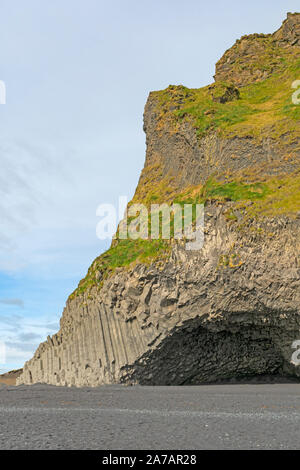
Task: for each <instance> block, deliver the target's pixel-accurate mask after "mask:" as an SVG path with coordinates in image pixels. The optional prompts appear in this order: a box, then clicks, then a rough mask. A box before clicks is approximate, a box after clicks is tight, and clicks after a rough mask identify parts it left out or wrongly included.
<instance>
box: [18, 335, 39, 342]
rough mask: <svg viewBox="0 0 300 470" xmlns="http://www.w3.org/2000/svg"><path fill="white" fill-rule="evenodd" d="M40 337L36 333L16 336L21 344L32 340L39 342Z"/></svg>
mask: <svg viewBox="0 0 300 470" xmlns="http://www.w3.org/2000/svg"><path fill="white" fill-rule="evenodd" d="M39 339H40V335H39V334H37V333H21V334H20V335H19V336H18V340H19V341H21V342H22V343H24V342H25V343H27V342H28V341H33V340H36V341H37V340H39Z"/></svg>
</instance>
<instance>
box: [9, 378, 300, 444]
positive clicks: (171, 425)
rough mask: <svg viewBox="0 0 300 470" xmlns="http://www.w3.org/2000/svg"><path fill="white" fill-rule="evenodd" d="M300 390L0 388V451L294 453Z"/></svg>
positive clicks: (299, 434)
mask: <svg viewBox="0 0 300 470" xmlns="http://www.w3.org/2000/svg"><path fill="white" fill-rule="evenodd" d="M299 448H300V384H298V383H280V384H278V383H275V384H252V383H251V384H247V383H245V384H225V385H224V384H223V385H201V386H182V387H142V386H133V387H124V386H102V387H98V388H80V389H77V388H73V387H72V388H66V387H54V386H49V385H40V384H39V385H33V386H18V387H12V386H6V385H2V386H0V449H106V450H110V449H111V450H115V449H123V450H131V449H148V450H159V449H178V450H184V449H299Z"/></svg>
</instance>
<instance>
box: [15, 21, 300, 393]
mask: <svg viewBox="0 0 300 470" xmlns="http://www.w3.org/2000/svg"><path fill="white" fill-rule="evenodd" d="M299 26H300V15H299V14H288V17H287V19H286V20H285V21H284V23H283V25H282V27H281V28H280V29H279V30H278V31H277V32H276V33H274V34H272V35H251V36H247V37H243V38H242V39H241V40H239V41H237V43H236V44H235V45H234V46H233V47H232V48H231V49H230V50H229V51H227V52H226V53H225V55H224V56H223V58H222V59H221V60H220V61H219V62H218V64H217V66H216V76H215V79H216V81H215V83H214V84H212V85H210V86H208V87H205V88H203V89H200V90H194V89H192V90H191V89H187V88H185V87H183V86H170V87H168V88H167V89H166V90H163V91H160V92H152V93H150V96H149V99H148V101H147V104H146V107H145V114H144V129H145V132H146V139H147V140H146V143H147V153H146V162H145V167H144V169H143V171H142V174H141V177H140V180H139V183H138V186H137V190H136V193H135V195H134V198H133V201H132V202H143V203H145V204H146V205H149V204H151V203H152V202H155V203H162V202H169V203H172V202H173V201H175V202H179V203H185V202H190V201H191V200H192V201H193V202H194V203H197V202H203V203H205V207H206V208H205V242H204V246H203V248H202V249H201V250H199V251H187V250H186V249H185V244H184V242H183V241H180V242H179V241H175V240H171V241H170V242H165V241H163V240H156V241H151V240H136V241H133V240H118V239H117V240H115V241H114V242H113V244H112V247H111V249H110V250H108V252H106V253H104V254H103V255H101V256H100V257H99V258H97V259H96V260H95V262H94V263H93V264H92V266H91V267H90V269H89V272H88V274H87V276H86V278H85V279H83V280H82V281H81V282H80V284H79V286H78V289H77V290H76V291H75V292H74V293H73V294H72V295H71V296H70V298H69V299H68V301H67V304H66V308H65V310H64V312H63V315H62V319H61V325H60V331H59V332H58V333H57V334H56V335H54V336H52V337H51V338H50V337H48V339H47V341H46V342H44V343H42V344H41V345H40V346H39V348H38V349H37V351H36V353H35V355H34V357H33V358H32V359H31V360H30V361H28V362H27V363H26V364H25V366H24V369H23V373H22V375H21V376H20V377H19V378H18V383H19V384H21V383H27V384H30V383H35V382H46V383H51V384H55V385H77V386H82V385H100V384H103V383H116V382H117V383H120V382H121V383H141V384H184V383H201V382H209V381H214V380H218V379H225V378H231V377H240V376H249V375H259V374H291V375H297V376H298V375H300V374H299V370H298V368H297V366H296V365H294V364H292V363H291V356H292V354H293V352H294V349H293V348H292V343H293V342H294V341H295V340H298V339H300V258H299V249H300V144H299V135H300V126H299V119H300V113H299V109H300V106H299V105H298V106H297V105H295V104H293V103H292V101H291V95H292V93H293V90H292V89H291V85H292V83H293V82H294V81H295V80H297V79H300V32H299Z"/></svg>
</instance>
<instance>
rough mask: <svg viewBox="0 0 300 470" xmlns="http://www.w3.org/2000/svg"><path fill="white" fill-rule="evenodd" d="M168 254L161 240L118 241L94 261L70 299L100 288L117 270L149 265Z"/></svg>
mask: <svg viewBox="0 0 300 470" xmlns="http://www.w3.org/2000/svg"><path fill="white" fill-rule="evenodd" d="M169 253H170V245H169V244H168V243H167V242H165V241H163V240H141V239H139V240H129V239H128V240H118V242H117V243H116V244H115V246H112V247H111V248H110V249H109V250H107V251H106V252H105V253H103V254H102V255H101V256H99V257H98V258H96V259H95V261H94V262H93V264H92V265H91V266H90V268H89V270H88V272H87V275H86V276H85V278H84V279H82V280H81V281H80V282H79V284H78V287H77V289H76V290H75V291H74V292H73V294H71V296H70V298H73V297H75V296H78V295H80V294H82V293H84V292H86V291H88V290H89V289H90V288H92V287H97V286H98V287H101V285H102V282H103V281H104V280H105V279H107V278H108V277H109V276H110V275H111V274H113V273H114V271H115V270H116V269H117V268H121V267H124V268H125V267H128V266H131V265H132V264H133V263H135V262H140V263H144V264H147V263H150V262H151V261H155V260H158V259H165V258H166V257H168V255H169Z"/></svg>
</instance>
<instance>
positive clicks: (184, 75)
mask: <svg viewBox="0 0 300 470" xmlns="http://www.w3.org/2000/svg"><path fill="white" fill-rule="evenodd" d="M297 8H298V11H299V1H298V0H297V1H289V0H283V1H276V0H272V1H268V0H265V1H263V0H261V1H257V0H253V1H252V2H247V3H246V2H242V3H241V2H240V1H230V0H227V1H226V2H225V3H224V1H218V0H215V1H214V2H207V1H195V0H186V1H185V2H183V1H182V0H181V1H178V0H159V1H158V0H151V1H150V0H147V1H143V0H139V1H135V0H127V1H124V0H119V1H115V0H112V1H110V2H108V1H105V2H104V1H102V0H85V1H79V0H59V1H58V0H51V2H46V1H44V2H41V1H40V0H26V2H25V1H24V0H14V2H11V0H0V13H1V19H2V21H1V27H0V44H1V47H0V80H3V81H4V82H5V84H6V92H7V96H6V104H5V105H0V121H1V126H0V163H1V171H0V193H1V198H0V341H5V343H6V345H7V361H6V363H5V364H0V371H1V370H2V371H4V370H9V369H12V368H16V367H20V366H22V365H23V363H24V361H25V360H27V359H29V358H30V357H31V356H32V353H33V352H34V350H35V348H36V346H37V345H38V344H39V342H40V341H41V340H44V339H45V338H46V336H47V335H48V334H53V333H55V332H56V331H57V330H58V323H59V318H60V315H61V312H62V309H63V307H64V303H65V301H66V298H67V296H68V295H69V294H70V293H71V292H72V290H73V289H74V288H75V287H76V285H77V283H78V281H79V280H80V279H81V278H82V277H83V276H84V275H85V273H86V271H87V269H88V267H89V265H90V263H91V262H92V260H93V259H94V258H95V257H96V256H97V255H98V254H99V253H101V252H102V251H103V250H104V249H106V248H107V247H108V246H109V241H105V242H103V241H100V240H98V239H97V237H96V224H97V221H98V220H97V217H96V208H97V206H98V205H99V204H100V203H106V202H109V203H117V199H118V197H119V195H127V196H128V198H129V199H130V197H131V196H132V195H133V192H134V189H135V186H136V183H137V180H138V177H139V173H140V171H141V169H142V167H143V163H144V156H145V136H144V134H143V130H142V127H143V126H142V115H143V108H144V104H145V102H146V99H147V96H148V93H149V91H151V90H156V89H163V88H166V87H167V86H168V85H169V84H184V85H186V86H188V87H201V86H203V85H206V84H208V83H210V82H212V81H213V74H214V65H215V62H216V61H217V60H218V59H219V58H220V57H221V55H222V54H223V53H224V51H225V50H226V49H228V48H229V47H230V46H231V45H232V44H233V43H234V42H235V40H236V39H237V38H239V37H240V36H242V35H243V34H248V33H253V32H263V33H268V32H273V31H275V30H276V29H278V28H279V27H280V24H281V22H282V21H283V19H284V18H285V17H286V13H287V12H288V11H297Z"/></svg>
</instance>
